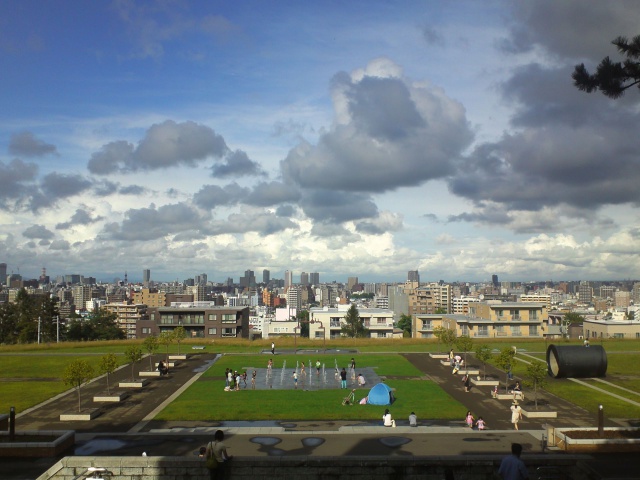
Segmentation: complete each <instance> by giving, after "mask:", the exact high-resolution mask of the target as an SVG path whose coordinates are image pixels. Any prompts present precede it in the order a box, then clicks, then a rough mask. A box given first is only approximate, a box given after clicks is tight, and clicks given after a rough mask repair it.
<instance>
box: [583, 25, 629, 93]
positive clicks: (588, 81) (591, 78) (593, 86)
mask: <svg viewBox="0 0 640 480" xmlns="http://www.w3.org/2000/svg"><path fill="white" fill-rule="evenodd" d="M611 43H612V44H613V45H615V46H616V47H618V52H619V53H621V54H622V55H624V56H626V57H627V58H626V60H624V61H623V62H613V61H612V60H611V59H610V58H609V57H608V56H607V57H605V58H604V59H603V60H602V61H601V62H600V64H599V65H598V66H597V67H596V73H594V74H590V73H589V72H588V71H587V68H586V67H585V66H584V63H581V64H580V65H576V66H575V69H574V70H573V73H572V74H571V78H573V84H574V86H576V87H577V88H578V89H579V90H582V91H583V92H587V93H591V92H594V91H596V90H600V91H601V92H602V93H603V94H604V95H606V96H607V97H609V98H619V97H621V96H622V95H624V92H625V91H626V90H627V89H629V88H631V87H633V86H634V85H637V86H638V87H639V88H640V63H639V62H638V59H639V58H640V35H637V36H635V37H633V38H632V39H631V41H629V40H628V39H627V38H626V37H622V36H621V37H618V38H616V39H615V40H613V41H612V42H611Z"/></svg>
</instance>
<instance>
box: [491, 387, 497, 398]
mask: <svg viewBox="0 0 640 480" xmlns="http://www.w3.org/2000/svg"><path fill="white" fill-rule="evenodd" d="M491 396H492V397H493V398H498V386H497V385H494V387H493V390H491Z"/></svg>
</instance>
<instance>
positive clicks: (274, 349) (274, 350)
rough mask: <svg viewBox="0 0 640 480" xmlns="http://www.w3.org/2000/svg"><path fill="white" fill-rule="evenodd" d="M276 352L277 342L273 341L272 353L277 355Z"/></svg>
mask: <svg viewBox="0 0 640 480" xmlns="http://www.w3.org/2000/svg"><path fill="white" fill-rule="evenodd" d="M275 354H276V344H275V343H274V342H271V355H275Z"/></svg>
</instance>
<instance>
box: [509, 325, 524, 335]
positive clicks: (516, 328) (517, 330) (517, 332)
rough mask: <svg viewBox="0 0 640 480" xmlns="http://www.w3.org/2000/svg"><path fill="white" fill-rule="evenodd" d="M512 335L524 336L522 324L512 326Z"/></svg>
mask: <svg viewBox="0 0 640 480" xmlns="http://www.w3.org/2000/svg"><path fill="white" fill-rule="evenodd" d="M511 335H512V336H514V337H520V336H522V333H520V325H517V326H514V327H511Z"/></svg>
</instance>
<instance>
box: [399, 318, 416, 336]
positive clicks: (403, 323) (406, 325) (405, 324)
mask: <svg viewBox="0 0 640 480" xmlns="http://www.w3.org/2000/svg"><path fill="white" fill-rule="evenodd" d="M412 322H413V319H412V317H411V315H405V314H404V313H403V314H402V315H400V320H398V328H400V329H402V331H403V334H402V336H403V337H409V338H411V329H412V325H411V324H412Z"/></svg>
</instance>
